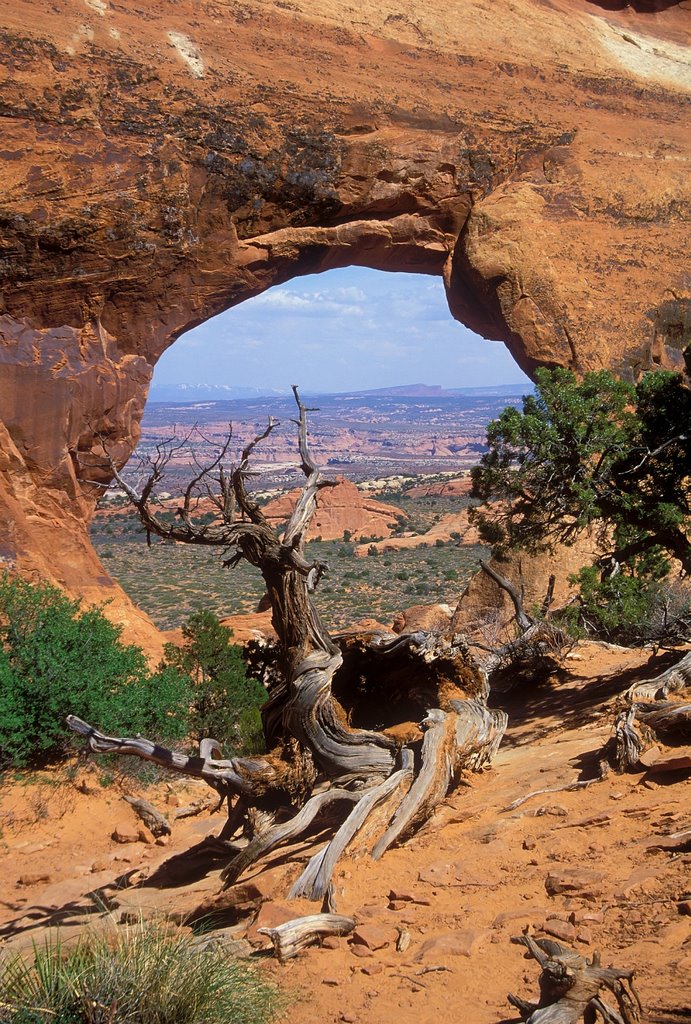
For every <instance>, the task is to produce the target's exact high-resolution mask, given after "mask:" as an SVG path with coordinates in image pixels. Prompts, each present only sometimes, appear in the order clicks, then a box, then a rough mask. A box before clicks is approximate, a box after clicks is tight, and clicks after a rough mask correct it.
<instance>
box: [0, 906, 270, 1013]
mask: <svg viewBox="0 0 691 1024" xmlns="http://www.w3.org/2000/svg"><path fill="white" fill-rule="evenodd" d="M279 1006H280V1000H279V997H278V994H277V991H276V989H275V987H274V986H273V985H272V984H271V983H269V982H268V981H267V980H266V979H265V978H263V977H261V976H260V974H259V973H258V971H257V970H256V968H254V967H253V966H251V965H249V964H246V963H244V962H242V961H238V960H236V959H233V957H231V956H228V954H227V953H226V952H224V950H223V949H222V948H214V949H204V950H201V949H199V948H197V947H196V946H195V940H194V939H193V938H191V937H190V936H188V935H186V934H183V933H181V932H177V931H170V930H165V929H163V928H160V927H153V926H150V925H147V924H143V923H142V924H138V925H134V926H132V927H129V928H126V929H119V930H118V931H117V932H115V933H113V932H108V933H102V934H98V933H93V934H89V935H87V936H85V937H83V938H81V939H80V940H79V942H78V943H76V944H75V945H74V946H70V947H65V946H64V945H62V944H61V943H60V942H59V941H56V942H53V943H50V944H49V943H46V944H45V945H44V946H35V947H34V951H33V957H32V958H30V959H25V958H24V957H23V956H22V955H21V954H15V955H14V956H6V957H5V958H4V959H3V960H0V1022H1V1024H49V1022H50V1024H267V1022H268V1021H270V1020H271V1019H272V1017H273V1016H274V1014H275V1013H276V1012H277V1010H278V1009H279Z"/></svg>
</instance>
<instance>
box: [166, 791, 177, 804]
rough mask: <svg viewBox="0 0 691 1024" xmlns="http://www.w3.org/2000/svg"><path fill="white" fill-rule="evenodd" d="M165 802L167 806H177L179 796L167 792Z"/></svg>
mask: <svg viewBox="0 0 691 1024" xmlns="http://www.w3.org/2000/svg"><path fill="white" fill-rule="evenodd" d="M166 803H167V804H168V806H169V807H179V806H180V797H179V796H178V795H177V793H169V794H168V796H167V797H166Z"/></svg>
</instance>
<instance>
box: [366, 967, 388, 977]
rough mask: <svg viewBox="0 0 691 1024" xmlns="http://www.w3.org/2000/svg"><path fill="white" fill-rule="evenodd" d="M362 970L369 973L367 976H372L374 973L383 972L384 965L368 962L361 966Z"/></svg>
mask: <svg viewBox="0 0 691 1024" xmlns="http://www.w3.org/2000/svg"><path fill="white" fill-rule="evenodd" d="M361 970H362V973H363V974H366V975H367V977H371V976H372V975H373V974H381V972H382V970H383V967H382V965H381V964H367V966H366V967H363V968H361Z"/></svg>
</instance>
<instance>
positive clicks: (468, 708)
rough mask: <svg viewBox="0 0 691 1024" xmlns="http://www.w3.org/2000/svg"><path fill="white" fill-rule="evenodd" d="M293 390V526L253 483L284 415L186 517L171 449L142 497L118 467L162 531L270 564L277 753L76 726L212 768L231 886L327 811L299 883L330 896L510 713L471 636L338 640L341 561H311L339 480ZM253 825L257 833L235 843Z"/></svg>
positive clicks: (422, 810)
mask: <svg viewBox="0 0 691 1024" xmlns="http://www.w3.org/2000/svg"><path fill="white" fill-rule="evenodd" d="M293 392H294V395H295V401H296V404H297V410H298V419H297V420H296V421H295V422H296V424H297V428H298V447H299V455H300V465H301V469H302V472H303V474H304V477H305V482H304V486H303V488H302V492H301V494H300V497H299V499H298V501H297V503H296V505H295V508H294V511H293V513H292V515H291V516H290V518H289V520H288V522H287V524H286V526H285V529H284V531H283V533H282V535H277V533H276V532H275V531H274V529H273V528H272V527H271V526H270V525H269V524H268V523H267V521H266V519H265V517H264V515H263V513H262V511H261V508H260V507H259V505H258V503H257V502H256V501H255V500H254V499H253V497H252V495H251V493H250V492H249V490H248V487H247V478H248V476H249V474H250V460H251V457H252V454H253V452H254V450H255V448H256V447H257V446H258V445H259V444H260V443H261V442H262V441H263V440H264V439H265V438H266V437H268V436H269V434H270V433H271V432H272V431H273V430H275V429H276V428H277V427H278V426H279V424H278V423H277V422H276V421H275V420H270V421H269V423H268V426H267V427H266V429H265V430H264V432H263V433H261V434H260V435H258V436H257V437H255V438H254V440H253V441H251V442H250V443H249V444H248V445H247V446H246V448H245V449H244V451H243V452H242V456H241V459H240V462H239V464H238V465H237V466H235V467H234V468H231V469H229V470H227V469H226V468H225V466H224V460H225V458H226V455H227V452H228V448H229V444H230V438H228V439H227V440H226V442H225V444H224V445H223V446H222V448H221V450H220V452H219V453H218V454H217V456H216V457H215V458H214V459H213V461H212V462H211V464H210V465H208V466H201V465H198V466H197V472H196V474H195V476H194V477H193V479H192V480H191V481H190V483H189V484H188V486H187V488H186V489H185V491H184V494H183V497H182V503H181V505H180V507H179V508H178V510H177V513H176V516H175V521H174V522H169V521H167V520H166V519H165V518H163V517H162V516H161V515H160V513H159V511H157V508H156V505H155V503H154V502H153V498H154V493H155V488H156V485H157V484H159V483H160V481H161V479H162V478H163V475H164V472H165V468H166V465H167V460H168V459H169V458H170V448H167V449H159V451H158V455H157V457H155V458H154V459H153V461H152V464H151V471H150V473H149V476H148V479H147V480H146V482H145V483H144V486H143V488H142V489H141V491H138V490H136V489H135V488H133V487H132V486H130V485H129V484H128V483H127V482H126V481H125V480H124V479H123V477H122V475H121V473H120V471H119V468H118V466H117V465H116V464H115V463H114V461H112V460H111V467H110V468H111V471H112V474H113V476H114V477H115V479H116V480H117V482H118V483H119V485H120V487H121V488H122V489H123V490H124V491H125V493H126V494H127V496H128V498H129V500H130V501H131V502H132V503H133V505H134V506H135V508H136V509H137V511H138V513H139V516H140V519H141V521H142V523H143V524H144V526H145V527H146V529H147V531H148V532H149V533H150V534H157V535H158V536H159V537H163V538H166V539H169V540H175V541H182V542H185V543H190V544H201V545H214V546H218V547H221V548H223V549H224V551H225V553H226V556H227V557H226V559H225V562H224V564H225V565H227V566H229V567H232V566H233V565H235V564H237V563H238V562H239V561H240V560H242V559H245V560H246V561H248V562H249V563H250V564H251V565H253V566H255V567H256V568H257V569H259V571H260V572H261V574H262V576H263V579H264V583H265V585H266V590H267V594H268V597H269V600H270V603H271V609H272V621H273V625H274V628H275V630H276V634H277V637H278V656H279V668H280V682H279V684H278V685H277V686H275V687H274V688H273V689H272V690H271V692H270V694H269V698H268V700H267V703H266V705H265V706H264V708H263V712H262V717H263V724H264V732H265V738H266V742H267V749H268V750H269V753H268V754H266V755H265V756H261V757H233V758H224V757H223V754H222V746H221V741H222V740H223V737H219V738H218V739H206V740H203V741H202V743H201V745H200V751H199V755H198V756H196V757H186V756H183V755H181V754H178V753H175V752H173V751H170V750H167V749H165V748H162V747H160V746H158V745H156V744H155V743H152V742H150V741H148V740H146V739H142V738H139V737H137V738H118V737H109V736H104V735H103V734H102V733H100V732H99V731H98V730H97V729H96V728H95V727H94V726H93V725H90V724H88V723H86V722H83V721H81V720H80V719H77V718H75V717H74V716H71V717H70V718H69V719H68V724H69V726H70V728H71V729H73V730H74V731H75V732H77V733H79V734H81V735H83V736H85V737H86V738H87V740H88V744H89V747H90V749H91V750H92V751H96V752H100V753H103V752H116V753H119V754H133V755H135V756H138V757H143V758H146V759H147V760H150V761H154V762H155V763H157V764H161V765H164V766H166V767H168V768H170V769H173V770H174V771H178V772H181V773H183V774H188V775H193V776H196V777H198V778H201V779H203V780H204V781H206V782H207V783H208V784H209V785H210V786H212V787H213V788H214V789H216V790H217V792H218V793H219V794H220V795H221V796H222V797H226V798H227V799H228V807H229V819H228V822H227V824H226V826H225V827H224V829H223V832H222V833H221V838H222V839H223V840H224V841H226V842H227V848H228V853H229V862H228V864H227V866H226V868H225V870H224V873H223V877H224V881H225V884H226V886H228V885H231V884H232V883H233V882H234V881H235V880H236V879H237V878H238V877H239V876H240V874H241V873H242V872H243V871H245V870H246V869H247V868H248V867H250V865H252V864H253V863H254V862H255V861H256V860H257V859H258V858H259V857H261V856H262V855H263V854H265V853H267V852H268V851H269V850H272V849H274V848H275V847H276V846H278V845H279V844H281V843H283V842H286V841H288V840H291V839H294V838H295V837H297V836H299V835H301V834H303V833H305V832H306V831H308V830H309V829H310V828H311V827H312V825H313V823H314V822H315V820H316V819H318V818H319V819H320V820H321V823H322V825H323V824H324V823H329V824H331V825H333V828H334V834H333V838H332V839H331V840H330V842H329V843H327V845H326V846H325V847H324V848H323V849H321V850H320V851H319V852H318V853H317V854H316V855H315V856H314V857H313V858H312V860H310V862H309V863H308V864H307V866H306V868H305V870H304V871H303V873H302V875H301V876H300V877H299V878H298V880H297V881H296V882H295V884H294V886H293V889H292V890H291V896H304V897H307V898H309V899H314V900H318V899H323V898H324V897H325V896H326V894H327V893H328V892H329V891H330V885H331V877H332V874H333V870H334V866H335V864H336V862H337V861H338V858H339V857H340V856H341V854H342V853H343V852H344V851H345V850H346V849H348V850H349V852H354V851H355V849H356V848H357V850H358V851H359V852H366V853H369V854H371V855H372V856H373V857H375V858H376V857H380V856H382V854H383V853H384V852H385V851H386V850H387V849H388V848H389V846H391V845H392V844H393V843H396V842H399V841H401V840H402V839H403V838H405V837H406V836H407V835H409V834H410V833H411V832H412V831H413V830H414V829H415V828H417V827H418V826H419V825H420V824H421V823H423V822H424V821H426V820H427V818H428V817H429V816H430V814H431V812H432V810H433V809H434V807H435V806H436V805H437V804H438V803H439V802H440V801H441V800H442V799H443V798H444V796H445V795H446V793H447V791H448V790H449V788H450V786H452V785H453V784H454V782H455V781H457V779H458V777H459V775H460V773H461V772H462V771H463V770H477V769H479V768H481V767H482V765H484V764H485V763H487V762H488V761H490V760H491V758H492V757H493V755H494V753H495V752H496V750H497V747H498V746H499V743H500V741H501V738H502V736H503V733H504V729H505V727H506V715H505V714H504V713H503V712H501V711H493V710H490V709H488V708H487V706H486V700H487V696H488V692H489V687H488V683H487V675H486V673H485V672H484V671H483V669H482V668H481V666H480V665H479V664H478V663H477V662H476V661H475V659H474V658H472V656H471V655H470V653H469V650H468V648H467V645H466V644H465V642H464V641H463V639H462V638H460V637H455V638H452V639H450V640H449V639H444V638H440V637H438V636H436V635H431V634H425V633H415V634H410V635H408V636H402V637H394V636H391V635H380V634H370V635H367V636H359V637H354V638H353V637H351V638H350V639H349V640H348V641H346V642H344V643H342V644H341V646H339V645H338V644H337V643H336V642H335V641H334V639H333V638H332V637H331V636H330V635H329V633H328V631H327V630H326V628H325V626H324V624H323V623H322V621H321V619H320V617H319V614H318V612H317V610H316V608H315V606H314V604H313V601H312V597H311V594H312V592H313V590H314V589H315V588H316V587H317V586H318V584H319V581H320V580H321V578H322V576H323V575H324V573H325V572H326V571H327V567H326V565H325V564H324V563H323V562H319V561H310V560H309V559H308V558H307V556H306V554H305V536H306V533H307V530H308V527H309V525H310V522H311V519H312V517H313V515H314V512H315V508H316V498H317V495H318V493H319V491H320V490H321V489H322V488H324V487H328V486H330V482H329V481H328V480H325V479H324V478H323V477H322V475H321V472H320V470H319V468H318V467H317V465H316V464H315V462H314V461H313V458H312V455H311V453H310V449H309V445H308V439H307V413H308V412H310V411H312V410H309V409H307V408H306V407H305V406H304V405H303V403H302V401H301V399H300V396H299V394H298V390H297V388H296V387H294V388H293ZM202 496H204V497H205V498H206V499H207V500H210V501H211V502H212V504H213V506H214V508H215V510H216V513H217V515H216V519H215V520H214V522H212V523H202V522H200V521H199V518H198V517H196V518H195V515H196V513H197V510H198V507H199V501H200V498H201V497H202ZM334 691H335V692H334ZM387 716H388V721H389V724H390V725H392V726H395V725H397V724H398V723H400V722H401V721H408V722H410V721H412V722H413V723H414V722H415V721H417V722H419V723H420V728H421V729H422V730H423V734H422V736H420V733H418V739H417V741H412V742H411V741H407V742H406V741H404V740H402V739H401V738H400V732H397V731H396V730H395V729H391V730H389V731H387V728H386V727H384V726H383V725H382V724H381V721H380V720H381V719H384V720H386V719H387ZM397 716H398V717H397ZM413 731H414V730H413ZM240 830H242V831H243V834H244V838H243V839H242V840H240V841H238V842H236V843H232V842H230V840H231V839H232V837H233V836H235V835H236V833H238V832H239V831H240Z"/></svg>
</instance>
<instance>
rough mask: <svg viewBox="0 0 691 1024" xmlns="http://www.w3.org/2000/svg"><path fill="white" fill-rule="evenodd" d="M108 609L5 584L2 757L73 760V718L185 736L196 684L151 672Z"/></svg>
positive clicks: (17, 761) (0, 635) (18, 762)
mask: <svg viewBox="0 0 691 1024" xmlns="http://www.w3.org/2000/svg"><path fill="white" fill-rule="evenodd" d="M120 633H121V630H120V628H119V627H118V626H116V625H114V624H113V623H112V622H109V620H108V619H106V617H105V615H104V614H103V612H102V610H101V609H100V608H96V607H91V608H86V609H83V608H82V606H81V603H80V602H79V601H72V600H70V599H69V598H68V597H66V596H65V594H63V593H62V591H60V590H58V589H57V588H55V587H52V586H51V585H50V584H48V583H36V584H32V583H28V582H26V581H25V580H22V579H19V578H18V577H15V576H12V575H10V574H9V573H5V574H3V575H2V576H0V758H1V759H2V763H3V764H7V763H8V762H9V763H10V764H13V765H15V766H22V765H25V764H27V763H29V762H45V761H48V760H50V759H52V758H56V757H59V756H61V755H62V754H64V753H65V751H66V749H67V746H68V739H69V736H70V733H69V732H68V731H67V728H66V726H65V718H66V716H67V715H69V714H74V715H77V716H78V717H79V718H84V719H86V720H87V721H89V722H92V723H94V724H95V725H97V726H98V727H99V728H100V729H102V730H103V731H104V732H114V733H117V734H120V735H122V734H130V735H132V734H136V733H138V732H141V733H145V734H146V735H148V736H153V737H154V738H156V739H159V740H171V739H177V738H180V737H182V736H184V735H185V734H186V732H187V728H188V723H187V713H186V709H187V706H188V703H189V695H190V686H189V680H186V679H185V678H184V677H183V676H181V674H180V673H179V672H177V671H174V670H171V669H170V668H166V669H162V670H159V671H158V672H156V673H153V674H152V673H151V672H150V671H149V668H148V665H147V661H146V658H145V656H144V653H143V652H142V651H141V650H140V649H139V648H138V647H134V646H132V645H127V644H123V643H122V641H121V640H120Z"/></svg>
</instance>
